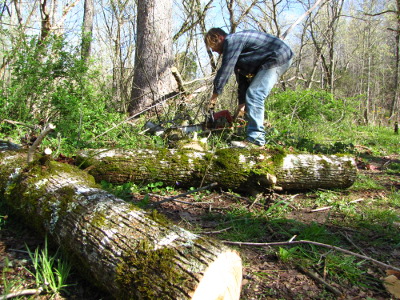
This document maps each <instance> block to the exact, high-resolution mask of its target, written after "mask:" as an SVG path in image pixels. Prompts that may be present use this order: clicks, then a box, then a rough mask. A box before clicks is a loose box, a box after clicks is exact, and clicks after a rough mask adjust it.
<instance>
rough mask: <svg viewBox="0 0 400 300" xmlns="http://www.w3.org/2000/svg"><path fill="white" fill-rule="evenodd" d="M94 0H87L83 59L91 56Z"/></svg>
mask: <svg viewBox="0 0 400 300" xmlns="http://www.w3.org/2000/svg"><path fill="white" fill-rule="evenodd" d="M93 17H94V0H85V4H84V12H83V26H82V49H81V56H82V59H84V60H85V61H87V60H88V59H89V57H90V53H91V48H92V37H93Z"/></svg>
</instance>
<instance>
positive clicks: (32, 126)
mask: <svg viewBox="0 0 400 300" xmlns="http://www.w3.org/2000/svg"><path fill="white" fill-rule="evenodd" d="M2 122H4V123H8V124H12V125H21V126H25V127H28V128H31V129H36V126H34V125H29V124H25V123H22V122H18V121H13V120H7V119H3V120H2Z"/></svg>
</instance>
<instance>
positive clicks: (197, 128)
mask: <svg viewBox="0 0 400 300" xmlns="http://www.w3.org/2000/svg"><path fill="white" fill-rule="evenodd" d="M233 121H234V118H233V117H232V115H231V113H230V112H229V110H221V111H218V112H214V111H213V110H210V111H209V112H208V114H207V115H206V118H205V121H204V122H202V123H200V124H193V125H189V124H188V125H186V124H184V125H181V126H172V127H169V128H164V127H163V126H161V125H157V124H154V123H153V122H151V121H148V122H146V124H145V125H144V128H145V130H146V131H148V132H150V133H152V134H155V135H158V136H161V135H164V134H165V133H166V132H167V131H171V130H180V131H182V133H183V134H190V133H192V132H204V133H209V132H214V131H222V130H225V129H229V128H233Z"/></svg>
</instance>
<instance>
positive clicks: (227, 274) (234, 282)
mask: <svg viewBox="0 0 400 300" xmlns="http://www.w3.org/2000/svg"><path fill="white" fill-rule="evenodd" d="M241 284H242V260H241V259H240V256H239V255H238V254H237V253H236V252H235V251H230V250H228V251H225V252H222V253H221V254H220V255H219V256H218V257H217V259H216V260H215V261H214V262H212V263H211V264H210V265H209V266H208V268H207V269H206V270H205V272H204V276H203V278H202V280H201V281H200V283H199V285H198V287H197V289H196V290H195V292H194V294H193V297H192V300H203V299H215V300H217V299H223V300H238V299H239V298H240V290H241Z"/></svg>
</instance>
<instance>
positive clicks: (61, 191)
mask: <svg viewBox="0 0 400 300" xmlns="http://www.w3.org/2000/svg"><path fill="white" fill-rule="evenodd" d="M2 148H3V147H0V151H1V149H2ZM3 150H4V149H3ZM25 162H26V153H25V152H21V151H19V152H11V151H9V152H2V153H0V199H1V200H2V201H5V202H6V203H7V204H8V205H9V206H10V207H11V208H13V209H14V211H15V213H16V214H18V215H19V216H20V217H21V218H22V219H23V220H24V221H26V223H27V224H29V225H30V226H32V227H34V229H35V230H37V231H38V232H39V233H41V234H43V235H44V234H47V235H48V236H49V237H50V238H51V240H53V241H54V242H56V243H57V244H58V245H60V247H61V248H63V249H64V250H65V251H67V253H69V254H70V255H71V258H72V261H73V262H75V264H76V266H77V267H78V268H80V269H81V270H82V274H83V275H84V276H86V277H87V278H88V279H89V280H91V281H92V282H93V283H95V284H96V285H97V286H99V287H101V288H103V289H104V290H107V291H108V292H109V293H110V294H111V295H112V296H113V297H115V298H116V299H239V295H240V286H241V276H242V269H241V260H240V257H239V256H238V254H237V253H236V252H234V251H232V250H230V249H228V248H226V247H225V246H223V245H222V244H220V243H219V242H217V241H214V240H212V239H208V238H203V237H201V236H198V235H196V234H193V233H190V232H188V231H186V230H185V229H183V228H180V227H177V226H175V225H173V224H171V223H169V222H168V221H167V220H166V219H165V218H163V217H162V216H160V215H158V214H157V213H156V211H152V212H147V211H144V210H140V209H138V208H136V207H135V206H133V205H131V204H129V203H126V202H124V201H123V200H120V199H118V198H116V197H115V196H113V195H111V194H109V193H107V192H105V191H103V190H100V189H98V188H96V184H95V182H94V180H93V178H92V177H91V176H90V175H88V174H87V173H86V172H84V171H80V170H78V169H77V168H75V167H73V166H70V165H65V164H61V163H56V162H48V163H47V164H45V165H39V163H38V161H37V162H36V163H33V164H29V165H28V166H27V165H26V164H25Z"/></svg>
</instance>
